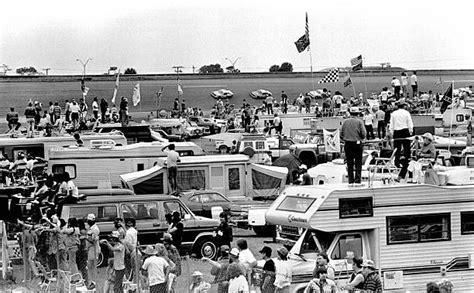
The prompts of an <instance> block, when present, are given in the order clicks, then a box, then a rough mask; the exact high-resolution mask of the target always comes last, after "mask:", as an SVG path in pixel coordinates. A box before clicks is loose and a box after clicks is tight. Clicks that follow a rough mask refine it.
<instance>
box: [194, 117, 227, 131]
mask: <svg viewBox="0 0 474 293" xmlns="http://www.w3.org/2000/svg"><path fill="white" fill-rule="evenodd" d="M189 121H190V122H194V123H196V124H197V125H198V126H201V127H204V128H205V131H204V133H205V134H206V135H207V134H214V133H216V132H220V130H221V126H220V125H219V124H218V123H217V122H216V121H215V120H214V119H212V118H206V117H201V116H191V117H189Z"/></svg>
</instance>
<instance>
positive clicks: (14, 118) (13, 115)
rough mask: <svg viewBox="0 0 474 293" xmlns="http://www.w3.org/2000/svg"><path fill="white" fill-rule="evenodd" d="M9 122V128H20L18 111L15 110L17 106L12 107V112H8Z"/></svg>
mask: <svg viewBox="0 0 474 293" xmlns="http://www.w3.org/2000/svg"><path fill="white" fill-rule="evenodd" d="M7 122H8V129H10V130H12V129H14V130H18V128H20V125H21V124H20V123H19V122H18V112H16V111H15V108H13V107H11V108H10V112H8V113H7Z"/></svg>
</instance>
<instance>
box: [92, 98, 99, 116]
mask: <svg viewBox="0 0 474 293" xmlns="http://www.w3.org/2000/svg"><path fill="white" fill-rule="evenodd" d="M92 114H93V115H94V119H95V120H96V121H97V120H98V119H99V101H98V99H97V97H94V100H93V101H92Z"/></svg>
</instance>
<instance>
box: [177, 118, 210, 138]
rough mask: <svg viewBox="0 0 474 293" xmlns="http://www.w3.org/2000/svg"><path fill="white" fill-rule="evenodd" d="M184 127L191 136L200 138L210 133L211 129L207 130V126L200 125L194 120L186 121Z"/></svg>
mask: <svg viewBox="0 0 474 293" xmlns="http://www.w3.org/2000/svg"><path fill="white" fill-rule="evenodd" d="M183 123H184V129H185V132H186V133H187V135H188V136H189V138H199V137H201V136H203V135H204V134H206V133H205V132H207V134H209V130H207V131H206V127H202V126H198V125H197V124H196V122H194V121H185V122H183Z"/></svg>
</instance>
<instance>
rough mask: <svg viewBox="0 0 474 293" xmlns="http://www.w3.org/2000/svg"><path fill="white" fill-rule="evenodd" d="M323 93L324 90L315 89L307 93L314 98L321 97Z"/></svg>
mask: <svg viewBox="0 0 474 293" xmlns="http://www.w3.org/2000/svg"><path fill="white" fill-rule="evenodd" d="M322 93H323V90H315V91H309V92H307V93H306V95H307V96H309V97H310V98H312V99H320V98H321V95H322Z"/></svg>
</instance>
